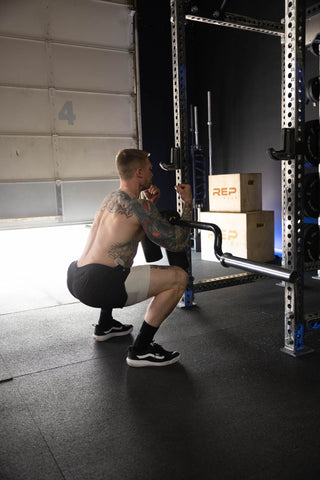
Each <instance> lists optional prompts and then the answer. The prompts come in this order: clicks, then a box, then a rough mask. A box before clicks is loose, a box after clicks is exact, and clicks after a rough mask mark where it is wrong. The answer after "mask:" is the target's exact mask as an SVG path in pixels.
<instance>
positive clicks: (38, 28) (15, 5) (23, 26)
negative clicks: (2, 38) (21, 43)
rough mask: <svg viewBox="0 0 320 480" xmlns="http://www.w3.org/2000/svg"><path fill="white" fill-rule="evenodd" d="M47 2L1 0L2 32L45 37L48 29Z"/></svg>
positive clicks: (0, 21) (0, 19) (0, 30)
mask: <svg viewBox="0 0 320 480" xmlns="http://www.w3.org/2000/svg"><path fill="white" fill-rule="evenodd" d="M26 3H28V8H26ZM47 3H48V2H47V1H45V0H28V2H26V0H1V2H0V32H1V33H7V34H10V35H12V34H15V35H17V36H19V35H23V36H29V37H41V38H43V37H44V36H45V34H46V31H47ZM21 12H23V14H21Z"/></svg>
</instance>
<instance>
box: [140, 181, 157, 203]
mask: <svg viewBox="0 0 320 480" xmlns="http://www.w3.org/2000/svg"><path fill="white" fill-rule="evenodd" d="M143 194H144V196H145V198H146V200H149V201H150V202H152V203H153V204H154V205H155V204H156V202H157V201H158V200H159V198H160V188H158V187H156V186H155V185H150V187H149V188H148V190H144V191H143Z"/></svg>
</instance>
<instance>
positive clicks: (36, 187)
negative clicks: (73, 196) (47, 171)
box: [0, 182, 57, 218]
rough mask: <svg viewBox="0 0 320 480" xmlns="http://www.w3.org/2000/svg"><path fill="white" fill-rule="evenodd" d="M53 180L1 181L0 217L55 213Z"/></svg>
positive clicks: (52, 214) (42, 215) (49, 214)
mask: <svg viewBox="0 0 320 480" xmlns="http://www.w3.org/2000/svg"><path fill="white" fill-rule="evenodd" d="M56 205H57V199H56V186H55V183H54V182H21V183H3V184H2V185H1V188H0V218H25V217H44V216H56V215H57V207H56Z"/></svg>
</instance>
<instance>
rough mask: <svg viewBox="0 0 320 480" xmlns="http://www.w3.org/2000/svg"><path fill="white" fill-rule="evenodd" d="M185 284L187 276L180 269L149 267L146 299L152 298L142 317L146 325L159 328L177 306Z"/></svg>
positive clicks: (174, 267)
mask: <svg viewBox="0 0 320 480" xmlns="http://www.w3.org/2000/svg"><path fill="white" fill-rule="evenodd" d="M187 283H188V274H187V273H186V272H185V271H184V270H182V268H180V267H176V266H171V267H164V266H157V265H151V276H150V287H149V292H148V297H154V298H153V299H152V301H151V302H150V304H149V306H148V308H147V311H146V314H145V317H144V319H145V321H146V323H148V324H149V325H152V326H153V327H156V328H158V327H160V325H161V323H162V322H163V321H164V320H165V319H166V318H167V317H168V315H169V314H170V313H171V312H172V311H173V310H174V308H175V307H176V305H177V304H178V302H179V300H180V299H181V297H182V295H183V293H184V292H185V290H186V287H187Z"/></svg>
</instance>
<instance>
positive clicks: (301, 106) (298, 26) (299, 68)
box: [281, 0, 309, 356]
mask: <svg viewBox="0 0 320 480" xmlns="http://www.w3.org/2000/svg"><path fill="white" fill-rule="evenodd" d="M304 75H305V0H285V38H284V46H283V68H282V128H283V129H286V130H287V132H290V137H291V148H292V156H291V157H292V158H290V159H289V160H282V162H281V170H282V245H283V252H282V254H283V259H282V264H283V266H284V267H286V268H289V269H294V270H297V271H298V273H299V279H298V281H297V282H296V283H295V284H292V283H285V299H284V300H285V312H284V314H285V318H284V330H285V331H284V347H283V349H282V350H283V351H284V352H285V353H288V354H290V355H292V356H299V355H302V354H305V353H307V352H308V351H309V350H308V349H307V348H306V347H305V346H304V343H303V340H304V329H305V324H304V305H303V303H304V294H303V281H304V279H303V276H304V248H303V230H304V229H303V221H304V214H303V176H304V155H303V148H304V121H305V119H304V110H305V86H304Z"/></svg>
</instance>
